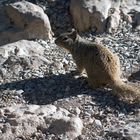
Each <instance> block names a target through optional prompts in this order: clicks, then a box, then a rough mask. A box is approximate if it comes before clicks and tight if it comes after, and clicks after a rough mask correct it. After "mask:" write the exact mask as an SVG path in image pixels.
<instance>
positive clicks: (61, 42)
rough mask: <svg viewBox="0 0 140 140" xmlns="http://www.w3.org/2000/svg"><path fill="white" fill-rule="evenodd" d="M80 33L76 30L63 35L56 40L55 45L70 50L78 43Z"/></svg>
mask: <svg viewBox="0 0 140 140" xmlns="http://www.w3.org/2000/svg"><path fill="white" fill-rule="evenodd" d="M77 36H78V33H77V31H76V30H75V29H72V31H71V32H67V33H63V34H61V35H60V36H59V37H58V38H56V40H55V44H56V45H58V46H60V47H63V48H65V49H68V47H71V46H73V44H74V42H75V41H76V39H77Z"/></svg>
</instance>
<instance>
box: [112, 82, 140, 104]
mask: <svg viewBox="0 0 140 140" xmlns="http://www.w3.org/2000/svg"><path fill="white" fill-rule="evenodd" d="M112 89H113V93H114V94H115V95H117V96H119V97H121V98H123V99H126V100H129V101H140V87H138V86H137V85H134V84H133V83H124V82H123V81H122V80H118V81H115V82H114V84H113V85H112Z"/></svg>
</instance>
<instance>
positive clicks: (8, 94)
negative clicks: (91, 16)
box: [0, 0, 140, 140]
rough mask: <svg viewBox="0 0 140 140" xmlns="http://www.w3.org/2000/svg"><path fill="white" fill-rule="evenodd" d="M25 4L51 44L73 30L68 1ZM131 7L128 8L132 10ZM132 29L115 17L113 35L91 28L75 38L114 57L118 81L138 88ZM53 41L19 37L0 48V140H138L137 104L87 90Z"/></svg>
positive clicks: (139, 43) (139, 45) (138, 48)
mask: <svg viewBox="0 0 140 140" xmlns="http://www.w3.org/2000/svg"><path fill="white" fill-rule="evenodd" d="M11 2H15V1H14V0H13V1H6V0H3V1H2V2H1V3H0V4H1V6H3V5H5V4H7V3H11ZM30 2H32V3H34V4H37V5H39V6H40V7H42V8H43V9H44V10H45V13H46V14H47V15H48V18H49V20H50V25H51V28H52V31H53V32H54V38H53V40H54V39H55V38H56V37H57V36H58V35H59V34H61V33H62V32H66V31H68V30H71V28H73V27H74V24H73V20H72V16H71V14H70V12H69V6H70V1H69V0H46V1H45V0H35V1H33V0H30ZM128 2H129V1H128ZM137 2H139V1H137ZM135 3H136V2H135V0H134V3H131V2H130V5H131V6H132V4H133V5H134V8H135V9H136V7H137V5H136V4H135ZM1 6H0V7H1ZM131 6H130V7H131ZM130 7H127V8H126V7H125V8H126V9H127V10H129V9H130ZM126 9H125V10H124V11H125V12H124V13H125V14H127V10H126ZM136 10H137V9H136ZM137 13H138V11H137ZM129 16H130V15H129ZM125 17H126V16H125ZM134 17H135V18H134ZM1 19H2V18H0V21H1ZM133 19H136V16H135V15H133V16H132V20H133ZM25 21H26V20H25ZM136 21H137V22H136V23H137V24H138V20H136ZM1 23H2V22H1ZM1 23H0V25H1ZM29 24H30V23H29ZM8 25H10V26H11V23H10V24H9V23H8ZM134 25H135V24H133V22H129V21H126V20H123V19H120V22H119V25H118V28H117V29H116V30H117V31H116V32H115V33H113V34H109V33H106V32H104V33H102V34H96V33H95V32H94V29H91V30H88V31H84V32H82V33H80V35H81V36H82V37H84V38H86V39H88V40H91V41H95V42H97V43H102V44H103V45H104V46H105V47H108V48H110V49H111V50H112V51H113V52H114V53H117V54H118V56H119V58H120V61H121V69H122V78H123V79H124V80H126V79H129V80H130V81H132V82H135V84H137V85H139V81H140V30H139V26H137V27H136V28H134ZM13 26H14V24H12V28H13ZM2 27H4V26H1V28H0V33H1V31H2ZM33 28H34V27H33ZM14 29H15V28H14ZM34 30H36V29H35V28H34ZM0 38H1V36H0ZM28 39H30V38H28ZM53 40H52V41H49V40H48V39H46V40H42V39H39V38H38V39H36V38H33V39H32V40H31V39H30V40H26V38H23V39H18V40H17V42H15V41H14V42H12V43H9V42H8V43H5V44H2V45H1V46H0V140H139V138H140V103H133V104H130V103H128V102H125V101H123V100H120V99H118V98H116V97H114V96H113V94H112V93H111V90H110V89H96V90H93V89H91V88H90V87H89V86H88V83H87V78H86V76H85V77H83V76H80V75H78V74H77V73H76V65H75V63H74V62H73V59H72V57H71V54H69V53H68V52H66V51H65V50H63V49H61V48H59V47H58V46H56V44H55V43H54V41H53Z"/></svg>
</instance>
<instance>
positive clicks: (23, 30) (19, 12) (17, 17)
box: [0, 1, 53, 45]
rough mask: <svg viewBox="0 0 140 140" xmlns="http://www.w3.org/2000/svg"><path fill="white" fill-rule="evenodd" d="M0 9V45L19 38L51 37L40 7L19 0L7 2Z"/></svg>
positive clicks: (48, 23)
mask: <svg viewBox="0 0 140 140" xmlns="http://www.w3.org/2000/svg"><path fill="white" fill-rule="evenodd" d="M1 11H2V12H1V16H0V20H1V21H2V23H1V28H0V36H1V38H0V45H1V44H5V43H9V42H14V41H17V40H20V39H36V38H37V39H49V40H51V39H52V35H53V33H52V30H51V25H50V22H49V19H48V16H47V15H46V14H45V13H44V11H43V9H42V8H41V7H39V6H37V5H35V4H32V3H30V2H27V1H21V2H15V3H13V4H9V5H7V6H5V7H3V9H1ZM4 16H6V17H7V19H6V17H4ZM7 20H8V22H7ZM2 27H3V28H2Z"/></svg>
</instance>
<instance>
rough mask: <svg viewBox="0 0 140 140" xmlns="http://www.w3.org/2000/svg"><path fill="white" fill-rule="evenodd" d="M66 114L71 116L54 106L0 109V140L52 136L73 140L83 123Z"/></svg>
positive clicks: (21, 106) (16, 106)
mask: <svg viewBox="0 0 140 140" xmlns="http://www.w3.org/2000/svg"><path fill="white" fill-rule="evenodd" d="M69 115H71V116H72V114H70V113H69V112H68V111H67V110H66V109H63V108H57V107H56V106H54V105H42V106H39V105H15V106H11V107H5V108H1V110H0V117H1V120H2V121H1V124H0V134H1V135H0V139H1V140H14V139H18V138H19V139H54V135H56V139H59V137H60V136H61V138H62V139H65V138H67V139H69V140H73V139H75V138H76V137H77V136H79V135H81V132H82V128H83V123H82V120H81V119H80V118H79V117H69ZM52 126H53V127H52ZM64 128H65V129H64ZM51 135H52V138H51ZM62 135H63V137H62Z"/></svg>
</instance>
